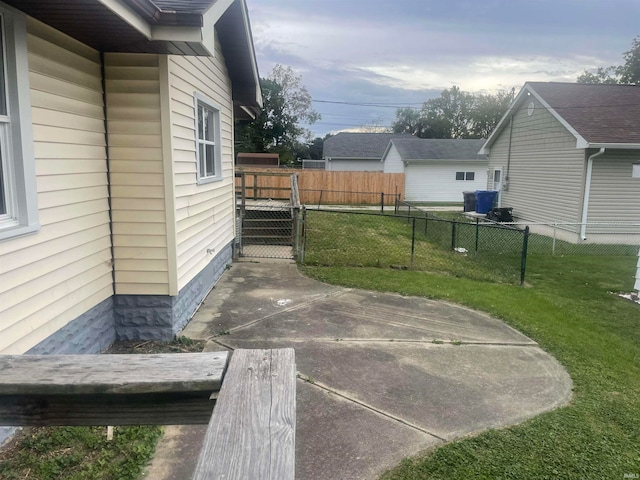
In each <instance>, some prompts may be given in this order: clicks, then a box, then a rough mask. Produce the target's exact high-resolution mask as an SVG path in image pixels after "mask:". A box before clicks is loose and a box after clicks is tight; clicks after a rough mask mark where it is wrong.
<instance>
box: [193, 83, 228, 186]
mask: <svg viewBox="0 0 640 480" xmlns="http://www.w3.org/2000/svg"><path fill="white" fill-rule="evenodd" d="M195 97H196V140H197V144H198V148H197V154H196V155H197V158H198V183H206V182H210V181H215V180H221V179H222V158H221V149H220V135H221V134H220V109H219V108H217V107H216V106H215V105H214V104H213V103H212V102H211V101H210V100H208V99H206V98H205V97H203V96H202V95H199V94H196V96H195Z"/></svg>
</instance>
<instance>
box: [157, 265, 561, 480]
mask: <svg viewBox="0 0 640 480" xmlns="http://www.w3.org/2000/svg"><path fill="white" fill-rule="evenodd" d="M183 333H184V335H186V336H188V337H191V338H198V339H208V340H210V343H209V344H208V345H209V346H208V349H210V350H220V349H224V348H228V349H234V348H271V347H276V348H277V347H285V346H286V347H294V348H295V351H296V363H297V369H298V372H299V380H298V386H297V387H298V391H297V398H298V400H297V433H296V479H297V480H317V479H333V480H338V479H340V480H346V479H375V478H377V477H378V476H379V475H380V474H381V473H382V472H384V471H385V470H386V469H388V468H391V467H393V466H394V465H396V464H398V463H399V462H400V460H402V459H403V458H404V457H407V456H409V455H414V454H417V453H418V452H421V451H423V450H425V449H428V448H432V447H434V446H436V445H439V444H442V443H444V442H447V441H450V440H453V439H456V438H460V437H462V436H465V435H469V434H472V433H476V432H480V431H482V430H485V429H488V428H500V427H503V426H506V425H511V424H515V423H518V422H521V421H523V420H525V419H527V418H530V417H532V416H534V415H537V414H539V413H541V412H544V411H547V410H551V409H553V408H556V407H558V406H561V405H563V404H565V403H567V402H568V401H569V399H570V396H571V380H570V378H569V376H568V375H567V373H566V372H565V370H564V369H563V368H562V367H561V366H560V365H559V364H558V362H557V361H555V360H554V359H553V358H552V357H551V356H550V355H548V354H546V353H545V352H544V351H542V350H541V349H540V348H539V347H538V346H537V344H536V343H535V342H533V341H532V340H530V339H529V338H527V337H525V336H524V335H522V334H520V333H519V332H517V331H516V330H514V329H512V328H510V327H508V326H507V325H505V324H504V323H502V322H500V321H498V320H495V319H492V318H490V317H489V316H487V315H485V314H482V313H479V312H476V311H472V310H469V309H467V308H463V307H460V306H457V305H452V304H448V303H443V302H436V301H430V300H426V299H421V298H414V297H401V296H398V295H392V294H381V293H374V292H367V291H361V290H353V289H345V288H339V287H333V286H329V285H325V284H322V283H320V282H316V281H314V280H311V279H308V278H306V277H304V276H302V275H301V274H300V273H299V272H298V271H297V269H296V266H295V265H293V264H289V263H260V264H258V263H236V264H234V265H233V267H232V269H231V270H230V271H229V272H227V273H226V274H225V275H224V277H223V278H222V279H221V281H220V282H219V283H218V285H217V286H216V288H215V289H214V290H213V291H212V292H211V294H210V295H209V296H208V297H207V299H206V300H205V302H204V304H203V305H202V306H201V308H200V310H199V311H198V312H197V314H196V315H195V317H194V318H193V320H192V321H191V322H190V323H189V325H188V326H187V327H186V329H185V330H184V332H183ZM205 428H206V427H169V428H168V429H167V436H166V437H165V439H164V440H163V441H162V442H161V444H160V446H159V450H158V453H157V454H156V459H155V460H154V463H153V465H152V467H151V471H150V473H149V475H148V477H149V478H153V479H161V480H169V479H180V480H182V479H186V478H190V475H191V473H190V472H191V471H192V469H193V467H194V463H195V458H196V457H197V454H198V451H199V446H198V445H199V443H198V442H200V441H201V438H202V435H203V434H204V430H205ZM163 463H164V466H163V465H162V464H163Z"/></svg>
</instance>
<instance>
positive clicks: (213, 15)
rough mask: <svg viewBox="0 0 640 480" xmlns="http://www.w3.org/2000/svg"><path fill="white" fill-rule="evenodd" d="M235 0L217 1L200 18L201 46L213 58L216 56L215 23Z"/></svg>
mask: <svg viewBox="0 0 640 480" xmlns="http://www.w3.org/2000/svg"><path fill="white" fill-rule="evenodd" d="M234 1H235V0H217V1H216V2H215V3H214V4H213V5H211V7H209V10H207V11H206V12H204V15H203V16H202V33H201V35H202V37H201V39H200V41H202V46H203V47H204V48H205V49H206V50H207V52H208V53H209V55H210V56H212V57H215V54H216V30H215V27H216V23H218V20H220V17H222V15H224V12H226V11H227V9H228V8H229V7H230V6H231V5H232V4H233V2H234Z"/></svg>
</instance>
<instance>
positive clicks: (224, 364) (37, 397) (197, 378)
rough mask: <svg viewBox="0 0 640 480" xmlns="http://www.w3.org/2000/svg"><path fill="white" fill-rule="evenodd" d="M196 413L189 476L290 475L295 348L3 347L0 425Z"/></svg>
mask: <svg viewBox="0 0 640 480" xmlns="http://www.w3.org/2000/svg"><path fill="white" fill-rule="evenodd" d="M229 356H231V360H230V361H229ZM214 405H215V408H214ZM212 412H213V414H212ZM198 423H208V424H209V427H208V428H207V433H206V436H205V439H204V444H203V446H202V449H201V451H200V456H199V459H198V464H197V466H196V469H195V472H194V474H193V477H192V479H193V480H214V479H222V478H224V479H225V480H246V479H264V480H293V479H294V476H295V467H294V464H295V463H294V462H295V428H296V367H295V354H294V351H293V349H291V348H284V349H272V350H235V351H234V352H233V353H232V354H229V352H210V353H187V354H180V353H172V354H155V355H42V356H38V355H0V425H12V426H19V425H36V426H37V425H144V424H159V425H176V424H178V425H182V424H198Z"/></svg>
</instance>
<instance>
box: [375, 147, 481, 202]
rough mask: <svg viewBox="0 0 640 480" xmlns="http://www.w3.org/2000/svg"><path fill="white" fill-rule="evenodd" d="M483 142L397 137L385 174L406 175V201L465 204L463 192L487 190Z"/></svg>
mask: <svg viewBox="0 0 640 480" xmlns="http://www.w3.org/2000/svg"><path fill="white" fill-rule="evenodd" d="M483 144H484V140H475V139H430V138H429V139H428V138H416V137H411V138H394V139H391V141H390V142H389V144H388V146H387V148H386V150H385V152H384V155H383V157H382V160H383V163H384V172H385V173H400V172H404V174H405V199H406V200H408V201H413V202H462V200H463V195H462V192H464V191H475V190H484V189H485V188H486V185H487V157H486V155H480V154H478V151H479V150H480V148H482V145H483Z"/></svg>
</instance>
